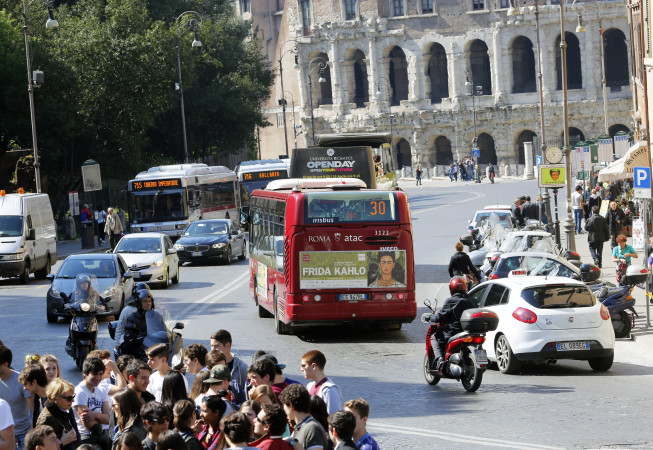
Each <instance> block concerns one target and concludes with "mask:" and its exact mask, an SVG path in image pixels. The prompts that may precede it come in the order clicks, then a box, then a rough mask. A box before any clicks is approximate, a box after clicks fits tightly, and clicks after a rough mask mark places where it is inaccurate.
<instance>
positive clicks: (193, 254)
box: [190, 252, 202, 256]
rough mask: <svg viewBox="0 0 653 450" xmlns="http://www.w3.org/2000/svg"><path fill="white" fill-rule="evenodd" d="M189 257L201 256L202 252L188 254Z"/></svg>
mask: <svg viewBox="0 0 653 450" xmlns="http://www.w3.org/2000/svg"><path fill="white" fill-rule="evenodd" d="M190 256H202V252H190Z"/></svg>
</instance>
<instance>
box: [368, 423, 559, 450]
mask: <svg viewBox="0 0 653 450" xmlns="http://www.w3.org/2000/svg"><path fill="white" fill-rule="evenodd" d="M367 426H368V428H372V429H374V428H376V429H377V430H378V431H381V432H390V433H400V434H408V435H411V436H425V437H434V438H438V439H442V440H446V441H451V442H460V443H463V444H466V445H470V444H474V445H484V446H488V447H501V448H518V449H533V450H558V449H560V448H562V447H552V446H550V445H541V444H532V443H526V442H516V441H506V440H502V439H493V438H487V437H473V436H470V435H468V434H456V433H449V432H446V431H435V430H425V429H422V428H413V427H405V426H401V425H391V424H389V423H381V422H376V421H374V422H367Z"/></svg>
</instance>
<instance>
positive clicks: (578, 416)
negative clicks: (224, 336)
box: [0, 182, 653, 449]
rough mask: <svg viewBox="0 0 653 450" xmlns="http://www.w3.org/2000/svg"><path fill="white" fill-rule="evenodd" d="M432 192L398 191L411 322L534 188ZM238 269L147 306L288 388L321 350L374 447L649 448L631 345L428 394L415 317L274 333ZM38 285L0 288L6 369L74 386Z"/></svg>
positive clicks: (61, 326) (644, 374)
mask: <svg viewBox="0 0 653 450" xmlns="http://www.w3.org/2000/svg"><path fill="white" fill-rule="evenodd" d="M436 184H437V185H430V186H426V185H425V186H420V187H414V186H410V185H406V186H405V190H406V192H408V194H409V196H410V202H411V211H412V217H413V224H414V233H415V251H416V253H415V254H416V260H415V264H416V280H417V283H418V284H417V298H418V299H419V302H418V318H419V316H420V315H421V314H422V313H423V312H425V311H426V308H425V307H423V306H422V305H421V301H422V300H423V299H425V298H427V297H428V298H433V296H434V293H435V292H436V290H437V289H438V288H439V287H440V286H441V285H442V283H445V282H447V281H448V274H447V273H446V268H447V265H448V261H449V258H450V256H451V254H452V253H453V251H454V250H453V245H454V243H455V241H456V239H457V238H458V237H459V236H460V235H461V234H462V233H464V232H465V229H466V224H467V220H468V219H470V218H471V216H472V214H473V212H474V211H475V210H476V209H480V208H482V207H483V206H485V205H487V204H496V203H497V202H498V203H502V204H505V203H511V200H513V199H514V197H515V196H516V195H531V196H532V197H535V196H536V195H537V187H536V184H535V183H534V182H507V183H496V184H494V185H489V184H487V183H484V184H482V185H477V184H474V183H466V184H462V183H457V184H449V183H442V182H440V183H436ZM59 264H60V263H59ZM57 268H58V266H55V268H54V270H56V269H57ZM247 268H248V261H247V260H246V261H242V262H237V263H233V264H232V265H229V266H225V265H221V266H184V267H183V268H182V272H181V282H180V284H179V285H177V286H174V287H171V288H170V289H168V290H154V293H155V295H156V302H157V307H158V308H160V309H165V310H166V311H167V312H168V313H169V315H170V318H171V319H174V320H175V321H183V322H185V324H186V328H185V329H184V331H183V335H184V340H185V342H186V344H188V343H191V342H199V343H203V344H205V345H207V346H208V340H209V336H210V334H211V333H212V332H213V331H214V330H216V329H218V328H225V329H228V330H229V331H230V332H231V333H232V336H233V339H234V344H233V351H234V353H236V354H237V355H238V356H240V357H241V358H243V359H244V360H245V361H247V362H249V361H250V360H251V355H252V354H253V353H254V352H255V351H256V350H258V349H264V350H267V351H269V352H271V353H274V354H275V355H276V356H277V358H278V359H279V362H281V363H284V364H286V365H287V368H286V371H285V373H286V374H287V375H288V376H290V377H291V378H294V379H297V380H302V378H303V377H302V375H301V372H300V367H299V365H300V360H301V355H302V354H303V353H304V352H306V351H308V350H311V349H320V350H322V351H323V352H324V353H325V355H326V357H327V366H326V373H327V375H329V376H330V377H332V378H333V379H334V380H335V381H336V383H337V384H338V385H339V386H340V388H341V389H342V392H343V395H344V397H345V398H346V399H350V398H355V397H363V398H365V399H367V400H368V401H369V402H370V404H371V418H370V421H369V422H368V425H369V427H368V428H369V430H370V431H371V432H372V434H373V435H374V436H375V437H376V438H377V440H378V441H379V443H380V444H381V448H383V449H426V448H488V447H497V448H533V449H543V448H596V447H602V448H610V447H620V446H628V447H632V446H639V447H640V448H647V447H648V448H650V447H653V439H652V438H651V432H650V427H651V413H650V412H649V411H650V408H649V405H648V399H649V398H650V395H651V393H652V389H651V385H652V381H653V376H652V375H653V357H652V356H651V352H648V353H642V352H641V351H639V349H641V345H639V346H638V344H636V343H635V342H632V341H620V342H618V343H617V348H616V355H615V364H614V366H613V368H612V370H611V371H609V372H607V373H601V374H597V373H593V372H592V371H591V370H590V367H589V365H588V364H587V363H586V362H582V361H578V362H575V361H572V362H559V363H557V364H555V365H533V366H531V367H529V368H528V369H527V370H526V372H525V373H523V374H521V375H516V376H507V375H502V374H501V373H499V372H497V371H492V370H490V371H487V372H486V373H485V377H484V380H483V385H482V386H481V388H480V389H479V391H478V392H476V393H473V394H469V393H466V392H465V391H464V389H463V388H462V386H461V385H460V383H458V382H456V381H454V380H442V381H441V382H440V383H439V384H438V385H437V386H428V385H427V384H426V383H425V382H424V379H423V376H422V369H421V362H422V358H423V354H424V335H425V332H426V325H423V324H421V323H420V322H419V319H417V320H416V321H415V322H413V323H412V324H408V325H404V326H403V328H402V329H401V330H400V331H391V332H381V331H375V330H372V329H369V328H356V327H353V326H349V327H338V328H319V329H313V330H310V331H306V332H302V333H301V334H297V335H290V336H278V335H276V334H275V332H274V326H273V323H272V320H271V319H261V318H258V317H257V313H256V308H255V307H254V304H253V301H252V299H251V298H250V296H249V293H248V273H247ZM47 289H48V283H47V282H36V281H32V282H31V283H30V284H29V285H27V286H21V285H20V284H18V283H17V281H13V280H0V315H1V316H0V339H2V340H3V341H4V342H5V344H6V345H8V346H10V347H11V348H12V350H13V351H14V357H15V360H16V364H14V366H15V367H20V366H21V365H22V359H23V356H24V355H25V354H26V353H30V352H36V353H40V354H43V353H54V354H55V355H56V356H57V357H58V358H59V360H60V362H61V364H62V372H63V375H64V378H66V379H68V380H69V381H71V382H75V383H76V382H78V381H79V380H80V379H81V375H80V373H79V371H78V370H77V369H76V368H75V366H74V362H73V360H72V359H71V358H70V357H69V356H68V355H66V353H65V351H64V343H65V340H66V337H67V333H68V331H67V325H66V324H65V323H64V322H60V323H58V324H48V323H46V320H45V294H46V291H47ZM100 329H101V331H100V340H99V343H98V344H99V346H100V347H101V348H107V349H109V348H111V347H112V346H113V341H112V340H111V339H110V338H109V336H108V332H107V329H106V325H105V324H104V323H102V324H101V325H100Z"/></svg>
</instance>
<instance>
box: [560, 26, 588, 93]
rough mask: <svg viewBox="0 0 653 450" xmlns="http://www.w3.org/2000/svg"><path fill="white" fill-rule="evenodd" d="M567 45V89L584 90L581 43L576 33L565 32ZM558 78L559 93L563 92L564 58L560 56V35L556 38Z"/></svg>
mask: <svg viewBox="0 0 653 450" xmlns="http://www.w3.org/2000/svg"><path fill="white" fill-rule="evenodd" d="M565 42H566V43H567V89H582V88H583V74H582V71H581V57H580V43H579V42H578V38H577V37H576V35H575V34H574V33H570V32H569V31H567V32H565ZM554 48H555V50H554V51H555V52H556V77H557V79H558V87H557V89H558V90H559V91H561V90H562V64H561V61H562V57H561V55H560V35H558V37H557V38H556V43H555V47H554Z"/></svg>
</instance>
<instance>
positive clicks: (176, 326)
mask: <svg viewBox="0 0 653 450" xmlns="http://www.w3.org/2000/svg"><path fill="white" fill-rule="evenodd" d="M174 328H176V329H178V330H183V329H184V323H183V322H177V323H176V324H175V326H174Z"/></svg>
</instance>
